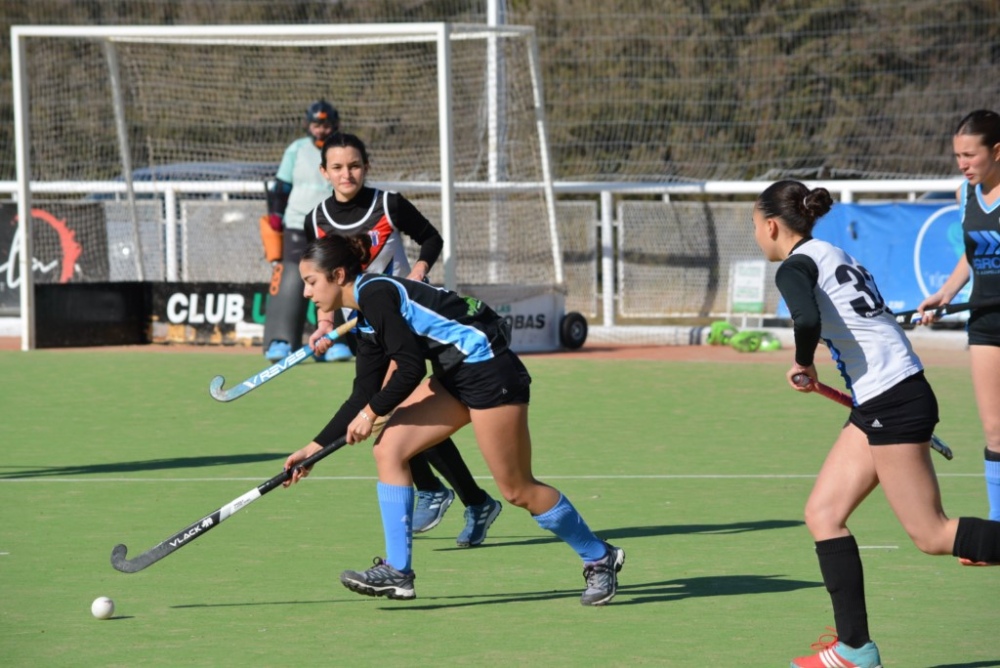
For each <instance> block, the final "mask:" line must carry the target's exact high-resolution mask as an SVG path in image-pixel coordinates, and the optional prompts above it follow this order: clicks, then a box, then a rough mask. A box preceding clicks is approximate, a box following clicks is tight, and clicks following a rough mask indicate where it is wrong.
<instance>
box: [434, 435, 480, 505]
mask: <svg viewBox="0 0 1000 668" xmlns="http://www.w3.org/2000/svg"><path fill="white" fill-rule="evenodd" d="M423 454H425V455H426V456H427V460H428V461H429V462H430V463H431V465H432V466H433V467H434V468H436V469H437V470H438V471H439V472H440V473H441V475H443V476H444V479H445V480H447V481H448V484H449V485H451V488H452V489H453V490H455V493H456V494H458V498H459V500H461V502H462V504H463V505H465V506H466V507H468V506H478V505H480V504H483V503H486V499H487V498H488V496H487V494H486V492H485V491H484V490H483V488H482V487H480V486H479V484H478V483H477V482H476V479H475V478H473V477H472V473H471V472H470V471H469V467H468V466H466V465H465V460H463V459H462V455H461V454H460V453H459V452H458V448H457V447H456V446H455V442H454V441H452V440H451V439H450V438H446V439H445V440H443V441H441V442H440V443H438V444H437V445H435V446H434V447H433V448H430V449H429V450H424V453H423Z"/></svg>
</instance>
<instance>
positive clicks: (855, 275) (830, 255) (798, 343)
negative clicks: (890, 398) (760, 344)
mask: <svg viewBox="0 0 1000 668" xmlns="http://www.w3.org/2000/svg"><path fill="white" fill-rule="evenodd" d="M775 283H776V284H777V286H778V290H779V291H780V292H781V295H782V297H783V298H784V299H785V303H786V304H787V305H788V309H789V312H790V313H791V316H792V320H793V322H794V324H795V361H796V362H797V363H798V364H800V365H802V366H809V365H810V364H812V362H813V355H814V353H815V350H816V344H817V343H818V342H819V339H820V338H822V339H823V341H824V342H825V343H826V345H827V347H828V348H829V349H830V354H831V355H832V356H833V359H834V361H835V362H836V364H837V368H838V369H839V370H840V373H841V375H843V377H844V379H845V381H846V383H847V387H848V388H849V389H850V390H851V392H852V394H853V395H854V402H855V404H861V403H864V402H866V401H868V400H869V399H872V398H874V397H877V396H878V395H880V394H882V393H883V392H885V391H886V390H888V389H889V388H891V387H893V386H894V385H896V384H898V383H899V382H901V381H903V380H904V379H906V378H908V377H909V376H912V375H914V374H916V373H919V372H920V371H921V370H923V366H922V365H921V363H920V359H919V358H918V357H917V355H916V354H915V353H914V352H913V347H912V346H911V345H910V342H909V340H908V339H907V338H906V333H905V332H904V331H903V328H902V327H900V326H899V324H898V323H897V322H896V320H895V318H894V317H893V316H892V315H891V314H890V313H889V312H888V311H887V310H886V306H885V302H884V300H883V299H882V295H881V294H879V291H878V288H877V287H876V285H875V280H874V279H873V278H872V276H871V274H870V273H868V271H867V270H866V269H865V268H864V267H863V266H861V265H860V264H859V263H858V261H857V260H855V259H854V258H853V257H851V256H850V255H848V254H847V253H845V252H844V251H843V250H842V249H840V248H837V247H836V246H834V245H832V244H830V243H827V242H825V241H821V240H819V239H812V238H807V239H803V240H802V241H800V242H799V243H798V244H797V245H796V246H795V248H793V249H792V252H791V254H790V255H789V256H788V258H787V259H786V260H785V261H784V262H782V264H781V266H780V267H779V268H778V272H777V274H776V276H775Z"/></svg>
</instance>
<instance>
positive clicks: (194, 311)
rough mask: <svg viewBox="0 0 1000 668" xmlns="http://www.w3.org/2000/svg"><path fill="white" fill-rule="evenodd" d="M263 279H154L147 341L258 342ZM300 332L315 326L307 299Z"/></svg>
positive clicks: (264, 309)
mask: <svg viewBox="0 0 1000 668" xmlns="http://www.w3.org/2000/svg"><path fill="white" fill-rule="evenodd" d="M268 287H269V286H268V284H267V283H154V284H153V299H152V301H153V305H152V313H151V320H152V328H151V330H152V341H153V343H201V344H223V345H232V344H236V343H241V344H243V345H260V343H261V336H262V335H263V325H264V319H265V318H266V317H267V303H268V299H269V295H268ZM306 321H307V322H306V327H305V336H306V337H308V335H309V334H310V333H311V332H312V331H313V330H314V329H315V326H316V307H315V306H314V305H313V304H312V302H310V303H309V309H308V313H307V315H306Z"/></svg>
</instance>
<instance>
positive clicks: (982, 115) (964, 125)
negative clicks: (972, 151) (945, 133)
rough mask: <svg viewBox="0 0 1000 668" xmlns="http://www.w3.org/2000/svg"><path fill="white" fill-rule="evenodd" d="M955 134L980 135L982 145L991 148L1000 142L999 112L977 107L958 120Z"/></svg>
mask: <svg viewBox="0 0 1000 668" xmlns="http://www.w3.org/2000/svg"><path fill="white" fill-rule="evenodd" d="M955 134H956V135H971V136H974V137H982V141H983V146H985V147H987V148H993V147H994V146H996V145H997V144H1000V114H997V113H996V112H995V111H990V110H989V109H977V110H975V111H973V112H971V113H969V114H967V115H966V116H965V118H963V119H962V120H961V121H959V122H958V127H957V128H955Z"/></svg>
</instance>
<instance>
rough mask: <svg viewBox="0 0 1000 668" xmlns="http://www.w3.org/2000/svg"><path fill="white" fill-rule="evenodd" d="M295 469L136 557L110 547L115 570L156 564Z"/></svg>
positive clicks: (336, 445) (307, 462) (331, 448)
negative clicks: (128, 557)
mask: <svg viewBox="0 0 1000 668" xmlns="http://www.w3.org/2000/svg"><path fill="white" fill-rule="evenodd" d="M383 424H384V422H383ZM346 442H347V437H346V436H342V437H340V438H338V439H337V440H336V441H334V442H333V443H331V444H330V445H328V446H326V447H325V448H323V449H322V450H320V451H319V452H317V453H316V454H314V455H312V456H311V457H307V458H306V459H304V460H302V463H301V464H299V465H298V466H297V467H296V468H303V467H309V466H312V465H313V464H315V463H316V462H318V461H319V460H321V459H323V458H324V457H326V456H327V455H329V454H331V453H333V452H335V451H337V450H339V449H340V448H342V447H343V446H344V444H345V443H346ZM294 470H295V469H289V470H287V471H282V472H281V473H279V474H278V475H276V476H274V477H273V478H271V479H270V480H268V481H267V482H264V483H261V484H260V485H258V486H257V487H255V488H253V489H251V490H250V491H249V492H247V493H246V494H244V495H243V496H240V497H239V498H236V499H233V500H232V501H230V502H229V503H227V504H226V505H224V506H222V507H221V508H219V509H218V510H216V511H215V512H214V513H211V514H209V515H206V516H205V517H203V518H201V519H200V520H198V521H197V522H195V523H194V524H192V525H191V526H188V527H185V528H184V529H181V530H180V531H178V532H177V533H175V534H174V535H173V536H171V537H170V538H168V539H166V540H165V541H163V542H162V543H160V544H159V545H157V546H156V547H153V548H150V549H149V550H146V551H145V552H143V553H142V554H140V555H139V556H138V557H136V558H135V559H126V558H125V554H126V553H127V552H128V548H127V547H125V546H124V545H116V546H115V549H113V550H112V551H111V565H112V566H114V568H115V570H118V571H121V572H122V573H135V572H137V571H141V570H142V569H144V568H147V567H149V566H151V565H153V564H155V563H156V562H157V561H159V560H160V559H163V558H164V557H165V556H167V555H169V554H172V553H173V552H176V551H177V550H179V549H181V548H182V547H184V546H185V545H187V544H188V543H190V542H192V541H193V540H195V539H196V538H199V537H200V536H204V535H205V534H206V533H208V532H209V531H211V530H212V529H214V528H215V527H217V526H218V525H220V524H222V522H223V521H225V520H226V519H227V518H229V517H231V516H233V515H234V514H236V513H237V512H238V511H240V510H242V509H243V508H246V507H247V506H249V505H250V504H251V503H253V502H254V501H256V500H257V499H259V498H260V497H262V496H264V495H265V494H267V493H268V492H270V491H271V490H272V489H274V488H276V487H280V486H281V484H282V483H283V482H285V481H286V480H290V479H291V477H292V472H293V471H294Z"/></svg>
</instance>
